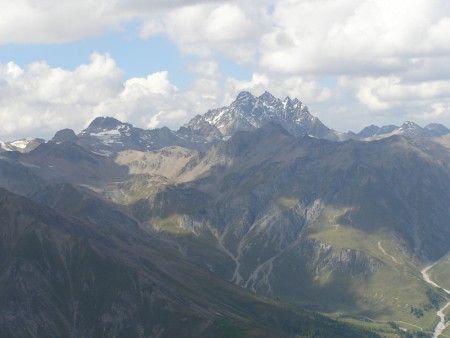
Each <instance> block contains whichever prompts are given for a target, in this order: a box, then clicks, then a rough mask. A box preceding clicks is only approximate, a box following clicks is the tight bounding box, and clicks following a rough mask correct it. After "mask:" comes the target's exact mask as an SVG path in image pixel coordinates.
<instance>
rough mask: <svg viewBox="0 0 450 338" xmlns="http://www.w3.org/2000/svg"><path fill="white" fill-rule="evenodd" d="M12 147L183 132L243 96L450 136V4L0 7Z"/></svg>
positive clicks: (120, 1) (344, 120)
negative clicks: (91, 131)
mask: <svg viewBox="0 0 450 338" xmlns="http://www.w3.org/2000/svg"><path fill="white" fill-rule="evenodd" d="M0 8H1V10H0V140H15V139H19V138H23V137H28V138H30V137H42V138H45V139H50V138H51V137H52V136H53V135H54V133H55V132H56V131H58V130H60V129H63V128H71V129H74V130H75V132H77V133H78V132H80V131H81V130H82V129H84V128H85V127H86V126H87V125H88V124H89V123H90V122H91V121H92V120H93V119H94V118H95V117H97V116H113V117H116V118H118V119H119V120H121V121H123V122H129V123H132V124H133V125H135V126H137V127H141V128H145V129H150V128H157V127H162V126H168V127H169V128H171V129H174V130H175V129H178V128H179V127H180V126H181V125H183V124H184V123H186V122H187V121H189V120H190V119H191V118H192V117H193V116H195V115H197V114H203V113H205V112H206V111H207V110H208V109H213V108H218V107H222V106H225V105H229V104H230V103H231V102H232V101H233V100H234V99H235V97H236V96H237V94H238V93H239V92H240V91H242V90H248V91H250V92H252V93H253V94H254V95H261V94H262V93H263V92H264V91H269V92H271V93H272V94H274V95H275V96H276V97H279V98H280V99H284V98H285V97H286V96H289V97H291V98H298V99H299V100H301V101H302V102H303V103H305V104H306V105H307V106H308V108H309V111H310V112H311V113H312V114H313V115H315V116H317V117H319V119H321V121H322V122H323V123H325V124H326V125H327V126H328V127H330V128H332V129H335V130H338V131H348V130H353V131H356V132H357V131H359V130H361V129H362V128H363V127H365V126H367V125H371V124H376V125H380V126H381V125H387V124H397V125H400V124H402V123H403V122H404V121H414V122H416V123H418V124H419V125H422V126H425V125H426V124H428V123H442V124H444V125H446V126H447V127H449V128H450V1H448V0H409V1H407V2H405V1H404V0H240V1H221V0H210V1H207V0H205V1H201V0H96V1H92V0H15V1H10V0H0Z"/></svg>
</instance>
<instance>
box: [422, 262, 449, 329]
mask: <svg viewBox="0 0 450 338" xmlns="http://www.w3.org/2000/svg"><path fill="white" fill-rule="evenodd" d="M439 262H440V260H439V261H437V262H434V263H433V264H431V265H428V266H426V267H425V268H424V269H422V271H421V272H422V277H423V280H424V281H425V282H427V283H428V284H430V285H432V286H434V287H436V288H439V289H442V290H444V291H445V292H447V294H449V295H450V291H449V290H446V289H444V288H442V287H441V286H439V285H438V284H436V283H435V282H433V281H432V280H431V279H430V275H428V270H430V269H431V268H432V267H433V266H435V265H436V264H437V263H439ZM449 306H450V302H448V303H447V304H445V305H444V306H443V307H441V308H440V309H439V311H437V312H436V315H437V316H438V317H439V318H440V321H439V323H438V324H437V325H436V327H435V328H434V332H433V338H438V337H439V336H440V335H441V334H442V332H444V330H445V329H446V328H447V327H448V326H449V325H450V321H447V322H446V321H445V314H444V311H445V309H446V308H447V307H449Z"/></svg>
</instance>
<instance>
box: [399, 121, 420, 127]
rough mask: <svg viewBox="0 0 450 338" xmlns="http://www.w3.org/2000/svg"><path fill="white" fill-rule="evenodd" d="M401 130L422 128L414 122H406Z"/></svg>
mask: <svg viewBox="0 0 450 338" xmlns="http://www.w3.org/2000/svg"><path fill="white" fill-rule="evenodd" d="M401 128H420V126H419V125H417V124H416V123H414V122H411V121H406V122H404V123H403V124H402V126H401Z"/></svg>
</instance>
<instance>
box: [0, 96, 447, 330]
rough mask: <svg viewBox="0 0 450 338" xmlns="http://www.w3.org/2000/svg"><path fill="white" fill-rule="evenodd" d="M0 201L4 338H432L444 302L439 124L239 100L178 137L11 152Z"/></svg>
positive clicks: (14, 146) (46, 145) (111, 123)
mask: <svg viewBox="0 0 450 338" xmlns="http://www.w3.org/2000/svg"><path fill="white" fill-rule="evenodd" d="M0 187H1V189H0V336H1V337H379V336H386V337H395V336H398V337H402V336H403V337H414V336H416V337H425V336H431V335H432V332H433V331H434V329H435V327H436V324H437V323H438V321H439V317H438V316H436V313H437V312H438V311H439V310H441V308H442V307H444V306H445V305H446V304H447V303H448V297H449V296H448V294H447V293H446V292H445V290H444V289H447V290H449V289H450V258H449V256H447V255H448V252H449V249H450V223H449V220H450V208H449V201H450V130H448V129H447V128H446V127H445V126H442V125H439V124H430V125H428V126H426V127H424V128H422V127H420V126H418V125H416V124H414V123H412V122H405V123H404V124H403V125H402V126H400V127H399V126H393V125H392V126H382V127H378V126H373V125H372V126H369V127H366V128H364V129H363V130H362V131H361V132H359V133H352V132H349V133H341V132H337V131H334V130H332V129H330V128H328V127H326V126H325V125H324V124H323V123H322V122H321V121H320V120H319V119H318V118H317V117H314V116H313V115H311V113H310V112H309V111H308V108H307V107H306V106H305V104H303V103H302V102H301V101H299V100H298V99H291V98H289V97H287V98H285V99H284V100H281V99H278V98H275V97H274V96H273V95H271V94H270V93H268V92H266V93H264V94H262V95H261V96H259V97H256V96H253V95H252V94H251V93H249V92H242V93H240V94H239V95H238V96H237V98H236V100H235V101H234V102H232V103H231V104H230V105H229V106H227V107H223V108H218V109H212V110H209V111H208V112H206V113H205V114H204V115H198V116H196V117H194V118H193V119H192V120H191V121H190V122H188V123H187V124H185V125H184V126H182V127H181V128H180V129H179V130H177V131H172V130H170V129H168V128H159V129H152V130H144V129H141V128H137V127H134V126H133V125H131V124H128V123H123V122H121V121H118V120H116V119H114V118H111V117H98V118H96V119H95V120H94V121H93V122H92V123H91V124H90V125H89V127H88V128H86V129H85V130H83V131H82V132H81V133H79V134H75V132H74V131H72V130H70V129H64V130H61V131H59V132H57V133H56V134H55V136H54V138H53V139H52V140H49V141H45V140H40V139H30V140H18V141H9V142H7V141H5V142H1V143H0ZM432 263H435V264H434V265H432V266H431V264H432ZM424 268H426V270H423V269H424ZM423 271H425V273H423ZM431 280H433V281H434V282H431ZM433 283H434V285H433ZM318 312H320V313H321V314H320V315H319V314H318ZM444 326H445V323H444ZM442 330H443V331H442V332H445V327H444V328H443V329H442Z"/></svg>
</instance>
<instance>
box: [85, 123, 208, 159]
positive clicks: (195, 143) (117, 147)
mask: <svg viewBox="0 0 450 338" xmlns="http://www.w3.org/2000/svg"><path fill="white" fill-rule="evenodd" d="M77 137H78V141H79V142H80V143H81V144H82V145H85V146H89V147H92V148H94V149H96V150H97V151H99V152H102V153H112V152H117V151H122V150H128V149H134V150H141V151H150V150H155V149H161V148H163V147H168V146H183V147H186V148H193V149H203V148H204V146H205V142H206V141H203V138H202V137H201V136H196V135H192V133H191V132H190V131H189V130H185V129H183V128H182V129H180V130H179V131H177V132H176V131H172V130H170V129H169V128H167V127H162V128H157V129H151V130H144V129H141V128H136V127H134V126H133V125H131V124H129V123H123V122H121V121H119V120H117V119H115V118H112V117H97V118H96V119H95V120H94V121H92V123H91V124H90V125H89V126H88V127H87V128H86V129H85V130H83V131H82V132H81V133H80V134H78V136H77Z"/></svg>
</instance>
